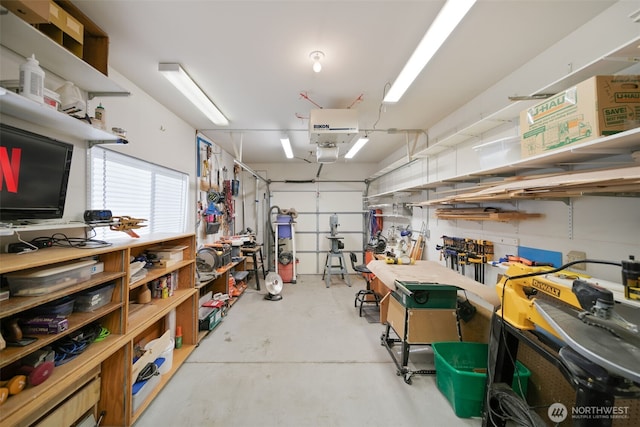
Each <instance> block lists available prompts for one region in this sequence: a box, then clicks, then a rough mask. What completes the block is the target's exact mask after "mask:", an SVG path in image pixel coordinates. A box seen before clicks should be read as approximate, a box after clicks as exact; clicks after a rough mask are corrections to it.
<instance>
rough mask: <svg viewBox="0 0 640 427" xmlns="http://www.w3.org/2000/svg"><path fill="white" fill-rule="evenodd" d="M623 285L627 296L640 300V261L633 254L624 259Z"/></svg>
mask: <svg viewBox="0 0 640 427" xmlns="http://www.w3.org/2000/svg"><path fill="white" fill-rule="evenodd" d="M622 286H624V296H625V298H627V299H631V300H636V301H640V262H639V261H636V259H635V257H634V256H633V255H630V256H629V259H628V260H623V261H622Z"/></svg>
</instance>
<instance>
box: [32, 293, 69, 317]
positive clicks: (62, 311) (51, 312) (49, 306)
mask: <svg viewBox="0 0 640 427" xmlns="http://www.w3.org/2000/svg"><path fill="white" fill-rule="evenodd" d="M75 300H76V299H75V298H74V297H71V296H66V297H62V298H59V299H57V300H55V301H51V302H48V303H46V304H42V305H40V306H38V307H35V308H32V309H31V310H29V311H28V312H27V313H25V315H28V316H31V315H33V316H34V317H35V316H53V317H55V316H63V317H67V316H68V315H70V314H71V313H72V312H73V304H74V302H75Z"/></svg>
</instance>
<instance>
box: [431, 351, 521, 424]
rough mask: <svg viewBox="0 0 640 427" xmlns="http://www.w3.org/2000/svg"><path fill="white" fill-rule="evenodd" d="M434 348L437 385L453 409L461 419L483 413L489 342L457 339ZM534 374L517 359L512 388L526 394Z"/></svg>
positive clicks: (478, 415)
mask: <svg viewBox="0 0 640 427" xmlns="http://www.w3.org/2000/svg"><path fill="white" fill-rule="evenodd" d="M431 348H432V349H433V354H434V356H435V357H434V359H435V368H436V384H437V386H438V389H439V390H440V392H441V393H442V394H443V395H444V396H445V397H446V398H447V400H448V401H449V403H450V404H451V406H452V407H453V412H455V414H456V415H457V416H458V417H460V418H471V417H480V416H482V409H483V407H484V397H485V396H484V393H485V387H486V383H487V373H486V370H487V353H488V349H489V348H488V345H487V344H482V343H475V342H457V341H456V342H437V343H433V344H432V345H431ZM530 376H531V372H530V371H529V370H528V369H527V368H526V367H525V366H524V365H523V364H522V363H520V362H517V371H516V372H514V374H513V384H512V388H513V390H515V391H516V393H518V394H519V395H520V396H522V397H524V396H526V395H527V385H528V382H529V377H530ZM519 385H521V386H522V388H521V389H520V386H519Z"/></svg>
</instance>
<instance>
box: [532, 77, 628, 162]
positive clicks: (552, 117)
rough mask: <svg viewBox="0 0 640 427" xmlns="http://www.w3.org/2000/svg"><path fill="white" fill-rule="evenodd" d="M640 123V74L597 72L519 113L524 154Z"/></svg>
mask: <svg viewBox="0 0 640 427" xmlns="http://www.w3.org/2000/svg"><path fill="white" fill-rule="evenodd" d="M638 126H640V75H636V74H633V75H619V76H595V77H592V78H590V79H588V80H585V81H583V82H581V83H578V84H577V85H576V86H573V87H571V88H569V89H567V90H565V91H564V92H561V93H559V94H557V95H555V96H553V97H551V98H549V99H546V100H545V101H543V102H540V103H539V104H537V105H535V106H533V107H531V108H529V109H527V110H525V111H522V112H521V113H520V136H521V147H522V157H523V158H525V157H530V156H533V155H536V154H540V153H544V152H546V151H549V150H554V149H557V148H560V147H564V146H567V145H569V144H576V143H578V142H586V141H589V140H591V139H595V138H599V137H601V136H607V135H612V134H614V133H618V132H622V131H624V130H628V129H631V128H634V127H638Z"/></svg>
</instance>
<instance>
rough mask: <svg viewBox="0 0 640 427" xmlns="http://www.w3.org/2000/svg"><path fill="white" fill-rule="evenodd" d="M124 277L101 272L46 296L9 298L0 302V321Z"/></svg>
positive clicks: (117, 273) (118, 274) (122, 273)
mask: <svg viewBox="0 0 640 427" xmlns="http://www.w3.org/2000/svg"><path fill="white" fill-rule="evenodd" d="M124 275H125V273H124V272H113V273H108V272H102V273H97V274H94V275H93V276H91V279H90V280H87V281H86V282H81V283H78V284H76V285H73V286H69V287H67V288H64V289H61V290H59V291H56V292H51V293H48V294H46V295H41V296H34V297H11V298H9V299H8V300H4V301H0V319H1V318H6V317H9V316H12V315H14V314H17V313H20V312H22V311H25V310H28V309H30V308H34V307H37V306H39V305H41V304H44V303H47V302H50V301H53V300H56V299H58V298H62V297H63V296H65V295H69V294H70V293H75V292H79V291H82V290H85V289H89V288H92V287H94V286H97V285H100V284H102V283H107V282H110V281H112V280H116V279H119V278H120V277H123V276H124Z"/></svg>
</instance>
